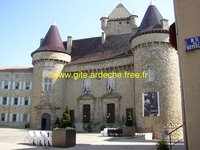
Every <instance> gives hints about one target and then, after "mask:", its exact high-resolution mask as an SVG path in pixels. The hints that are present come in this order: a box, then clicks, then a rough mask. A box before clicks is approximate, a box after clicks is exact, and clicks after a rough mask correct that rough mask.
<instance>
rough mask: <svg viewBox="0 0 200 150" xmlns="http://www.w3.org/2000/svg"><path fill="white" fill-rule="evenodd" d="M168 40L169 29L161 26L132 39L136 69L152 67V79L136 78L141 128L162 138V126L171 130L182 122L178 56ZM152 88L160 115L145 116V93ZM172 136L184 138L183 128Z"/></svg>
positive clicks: (137, 114)
mask: <svg viewBox="0 0 200 150" xmlns="http://www.w3.org/2000/svg"><path fill="white" fill-rule="evenodd" d="M154 32H155V31H154ZM168 41H169V40H168V33H167V32H166V33H159V29H158V32H157V33H150V34H144V35H140V36H137V37H135V38H134V39H133V40H132V42H131V46H132V48H133V54H134V66H135V68H134V69H135V70H134V71H135V72H141V71H145V72H146V73H149V72H148V70H147V69H148V68H151V69H152V72H151V73H152V74H151V73H150V76H151V78H150V79H149V80H146V79H135V99H136V104H135V105H136V120H137V127H138V131H140V132H153V134H154V137H155V138H156V139H161V138H162V132H161V130H163V129H167V130H168V131H169V132H170V131H172V130H173V129H175V128H176V127H178V126H180V125H182V116H181V114H182V111H181V95H180V81H179V65H178V56H177V52H176V50H175V49H173V48H172V47H171V46H170V44H169V42H168ZM149 92H158V95H157V97H158V110H159V111H158V115H157V116H152V115H150V116H145V113H144V112H143V109H144V106H145V100H144V94H146V93H149ZM172 138H173V139H182V131H178V132H177V133H175V134H174V135H173V137H172Z"/></svg>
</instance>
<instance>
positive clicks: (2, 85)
mask: <svg viewBox="0 0 200 150" xmlns="http://www.w3.org/2000/svg"><path fill="white" fill-rule="evenodd" d="M1 89H4V81H2V82H1Z"/></svg>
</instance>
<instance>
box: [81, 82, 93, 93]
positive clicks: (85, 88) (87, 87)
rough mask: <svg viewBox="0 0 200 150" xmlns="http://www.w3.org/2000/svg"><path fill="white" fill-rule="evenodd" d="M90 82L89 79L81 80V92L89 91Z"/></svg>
mask: <svg viewBox="0 0 200 150" xmlns="http://www.w3.org/2000/svg"><path fill="white" fill-rule="evenodd" d="M90 83H91V81H90V79H84V80H83V92H84V93H87V92H89V91H90Z"/></svg>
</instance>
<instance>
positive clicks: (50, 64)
mask: <svg viewBox="0 0 200 150" xmlns="http://www.w3.org/2000/svg"><path fill="white" fill-rule="evenodd" d="M44 66H45V67H49V68H50V67H53V61H45V63H44Z"/></svg>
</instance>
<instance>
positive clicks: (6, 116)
mask: <svg viewBox="0 0 200 150" xmlns="http://www.w3.org/2000/svg"><path fill="white" fill-rule="evenodd" d="M7 121H8V113H6V114H5V122H7Z"/></svg>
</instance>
